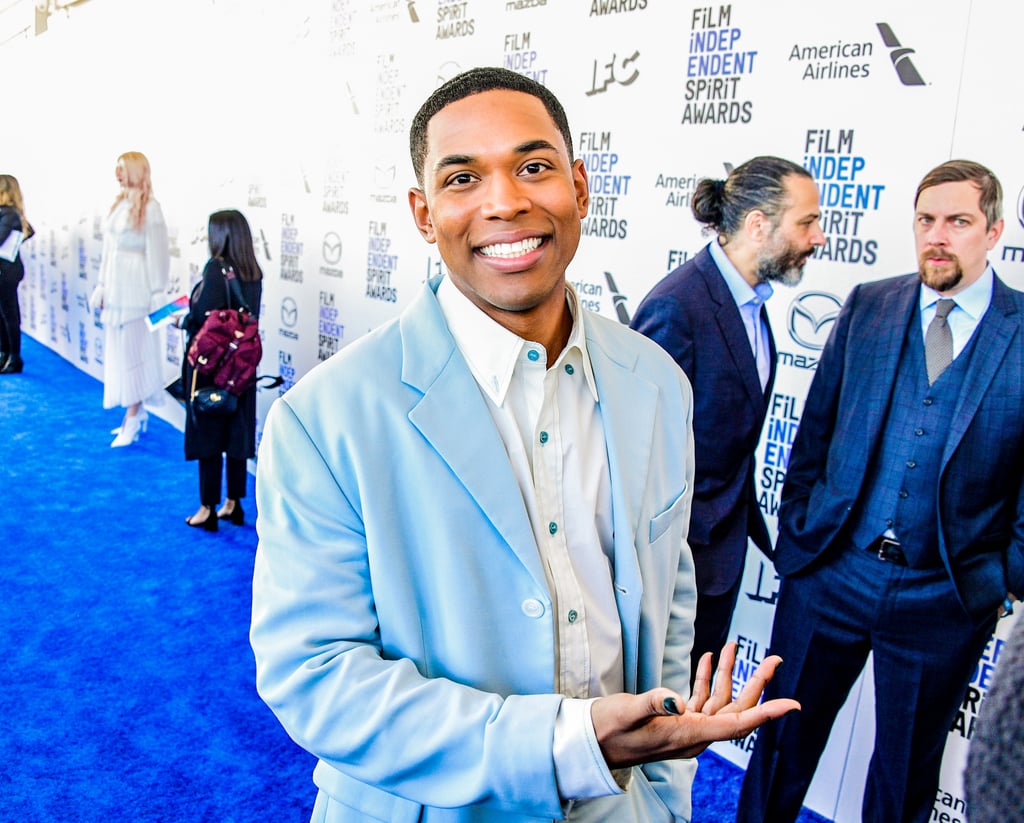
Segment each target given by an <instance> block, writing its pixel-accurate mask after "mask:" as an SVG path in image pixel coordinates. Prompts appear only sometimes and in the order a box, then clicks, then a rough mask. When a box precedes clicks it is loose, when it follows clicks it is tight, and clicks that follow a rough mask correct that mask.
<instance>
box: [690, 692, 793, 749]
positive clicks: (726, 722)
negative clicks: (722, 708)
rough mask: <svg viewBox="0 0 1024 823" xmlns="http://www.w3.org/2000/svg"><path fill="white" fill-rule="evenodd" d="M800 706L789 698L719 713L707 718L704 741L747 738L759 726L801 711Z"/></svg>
mask: <svg viewBox="0 0 1024 823" xmlns="http://www.w3.org/2000/svg"><path fill="white" fill-rule="evenodd" d="M799 710H800V704H799V703H797V702H796V701H795V700H791V699H789V698H788V697H780V698H778V699H777V700H768V701H766V702H764V703H761V704H759V705H757V706H754V707H753V708H749V709H743V710H742V711H735V712H733V711H726V712H719V713H718V714H716V715H713V716H708V717H707V726H706V727H705V728H704V735H703V737H704V739H705V740H707V741H717V740H738V739H741V738H744V737H746V736H747V735H748V734H750V733H751V732H752V731H754V729H756V728H757V727H758V726H761V725H763V724H765V723H767V722H768V721H769V720H776V719H778V718H780V717H782V716H783V715H786V714H789V713H790V712H792V711H799Z"/></svg>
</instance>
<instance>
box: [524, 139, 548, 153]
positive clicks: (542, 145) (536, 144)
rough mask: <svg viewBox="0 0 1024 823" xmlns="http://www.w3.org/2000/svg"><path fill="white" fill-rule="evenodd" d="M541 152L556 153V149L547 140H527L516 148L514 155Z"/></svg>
mask: <svg viewBox="0 0 1024 823" xmlns="http://www.w3.org/2000/svg"><path fill="white" fill-rule="evenodd" d="M542 150H549V151H558V147H557V146H554V145H553V144H552V143H550V142H549V141H547V140H528V141H527V142H525V143H520V144H519V145H518V146H516V154H529V153H530V152H531V151H542Z"/></svg>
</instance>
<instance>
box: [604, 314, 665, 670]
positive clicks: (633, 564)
mask: <svg viewBox="0 0 1024 823" xmlns="http://www.w3.org/2000/svg"><path fill="white" fill-rule="evenodd" d="M589 319H590V318H589V317H588V320H589ZM587 350H588V353H589V354H590V362H591V365H592V366H593V369H594V380H595V382H596V383H597V393H598V397H599V399H600V404H601V418H602V420H603V423H604V435H605V443H606V445H607V451H608V470H609V473H610V475H611V490H612V523H613V529H614V531H615V557H614V574H615V578H614V582H615V596H616V600H617V602H618V608H619V619H620V621H621V624H622V652H623V663H624V671H625V676H626V685H627V688H633V687H635V685H636V673H637V670H638V655H639V627H640V604H641V594H642V592H643V581H642V580H641V578H640V564H639V560H638V559H637V556H636V540H637V530H638V529H639V528H640V527H641V523H640V516H641V508H642V503H643V499H644V491H645V487H646V484H647V475H648V470H649V466H650V461H651V451H652V446H653V432H654V426H655V422H656V420H655V411H656V407H657V400H658V388H657V386H655V385H654V384H652V383H650V382H648V381H647V380H644V379H643V378H641V377H639V376H638V375H637V374H636V372H635V367H636V362H637V353H636V351H635V350H633V349H629V350H623V348H622V346H614V345H613V343H612V341H610V340H606V339H605V336H604V333H603V330H602V329H601V327H600V324H599V323H596V322H590V323H588V324H587ZM644 539H646V537H645V538H644Z"/></svg>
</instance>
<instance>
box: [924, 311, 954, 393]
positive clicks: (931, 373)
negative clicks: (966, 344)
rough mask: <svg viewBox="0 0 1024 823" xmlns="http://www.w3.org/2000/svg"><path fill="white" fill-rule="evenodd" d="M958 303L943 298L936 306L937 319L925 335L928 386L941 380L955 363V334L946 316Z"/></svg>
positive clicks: (929, 325)
mask: <svg viewBox="0 0 1024 823" xmlns="http://www.w3.org/2000/svg"><path fill="white" fill-rule="evenodd" d="M955 306H956V301H954V300H950V299H948V298H943V299H942V300H940V301H939V302H938V303H936V304H935V317H933V318H932V322H931V323H929V324H928V331H927V332H925V335H924V362H925V366H926V367H927V369H928V384H929V385H931V384H932V383H934V382H935V381H936V380H938V379H939V375H940V374H942V373H943V372H944V371H945V370H946V367H947V366H948V365H949V364H950V363H952V362H953V333H952V332H951V331H950V330H949V321H948V320H946V316H947V315H948V314H949V313H950V312H951V311H953V308H954V307H955Z"/></svg>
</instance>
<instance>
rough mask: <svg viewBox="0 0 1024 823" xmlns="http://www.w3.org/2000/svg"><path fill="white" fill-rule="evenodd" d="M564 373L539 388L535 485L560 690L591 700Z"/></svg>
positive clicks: (550, 374) (547, 377) (551, 372)
mask: <svg viewBox="0 0 1024 823" xmlns="http://www.w3.org/2000/svg"><path fill="white" fill-rule="evenodd" d="M560 371H561V366H560V365H556V366H555V367H554V368H551V369H546V370H545V371H544V372H543V376H542V380H541V381H540V385H539V386H538V387H537V391H539V393H540V396H541V403H540V408H539V413H538V415H537V418H536V425H535V426H534V429H533V431H534V437H533V481H534V492H535V499H536V501H537V506H538V515H539V517H538V521H539V524H538V526H539V527H538V532H540V533H539V534H538V544H539V545H540V546H541V552H542V554H543V557H544V564H545V567H546V568H547V570H548V577H549V579H550V583H551V587H552V600H553V608H554V615H555V632H556V649H557V653H558V659H557V660H556V662H555V672H556V677H557V682H556V688H557V689H558V691H559V692H560V693H561V694H565V695H567V696H568V697H588V696H589V694H590V687H589V684H590V654H589V649H588V646H587V642H586V641H587V638H586V631H585V628H584V608H583V597H582V593H581V592H580V589H579V584H578V582H577V580H576V574H575V572H574V570H573V566H572V558H571V556H570V553H569V543H568V539H567V538H568V535H567V533H566V529H565V507H564V501H563V496H562V488H563V483H564V478H563V455H564V446H565V444H564V443H563V438H562V430H561V426H560V424H559V414H558V401H557V397H558V380H559V378H560ZM531 382H532V381H531Z"/></svg>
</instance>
